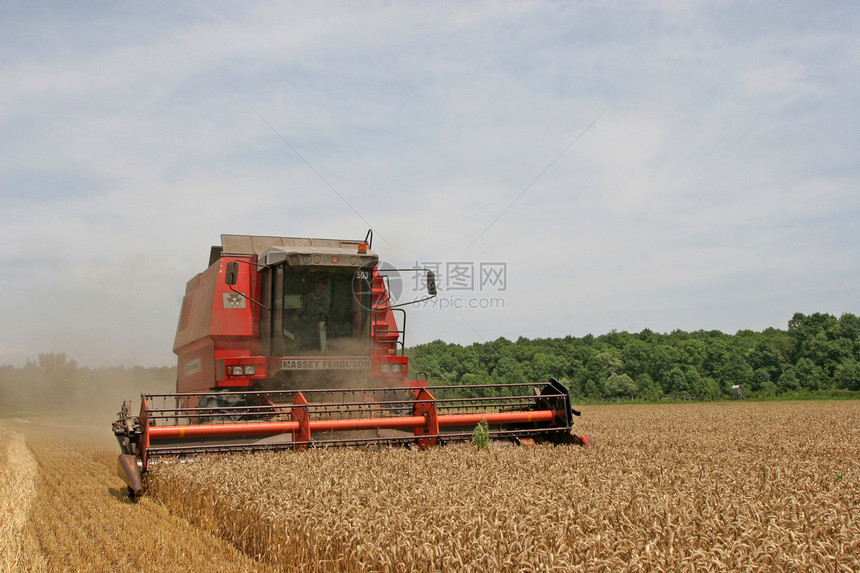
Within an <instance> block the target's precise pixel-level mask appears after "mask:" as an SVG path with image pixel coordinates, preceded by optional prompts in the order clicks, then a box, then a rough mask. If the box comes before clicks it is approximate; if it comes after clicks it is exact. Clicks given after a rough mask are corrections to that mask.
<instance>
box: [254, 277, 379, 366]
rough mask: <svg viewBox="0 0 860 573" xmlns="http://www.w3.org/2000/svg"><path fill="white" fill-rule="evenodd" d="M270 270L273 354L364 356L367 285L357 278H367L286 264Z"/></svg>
mask: <svg viewBox="0 0 860 573" xmlns="http://www.w3.org/2000/svg"><path fill="white" fill-rule="evenodd" d="M273 271H274V272H273V276H272V277H271V280H270V281H267V282H270V283H271V284H270V288H271V291H270V292H271V293H272V303H273V304H272V312H271V330H270V332H271V353H272V355H275V356H296V355H299V356H304V355H317V356H369V354H370V310H369V308H370V302H371V301H370V281H369V280H368V279H361V278H358V276H362V277H364V276H369V275H370V273H363V272H362V273H355V269H344V270H338V271H331V270H316V269H313V270H310V269H307V268H301V269H294V268H290V267H288V266H286V265H279V266H277V267H275V268H274V269H273ZM264 288H266V286H265V285H264Z"/></svg>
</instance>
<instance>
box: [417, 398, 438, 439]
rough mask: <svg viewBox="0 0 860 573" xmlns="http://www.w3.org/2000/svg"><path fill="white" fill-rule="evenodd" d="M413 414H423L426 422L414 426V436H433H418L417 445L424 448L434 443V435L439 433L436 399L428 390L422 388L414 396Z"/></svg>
mask: <svg viewBox="0 0 860 573" xmlns="http://www.w3.org/2000/svg"><path fill="white" fill-rule="evenodd" d="M415 415H416V416H423V417H424V419H425V421H426V423H425V424H424V426H422V427H420V428H419V427H416V428H415V435H416V436H433V437H430V438H419V439H418V440H417V441H418V447H419V448H421V449H422V450H426V449H428V448H431V447H433V446H435V445H436V436H438V435H439V413H438V411H437V410H436V399H435V398H434V397H433V395H432V394H430V392H428V391H427V390H426V389H424V388H422V389H420V390H419V391H418V395H417V396H416V398H415Z"/></svg>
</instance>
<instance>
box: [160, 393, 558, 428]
mask: <svg viewBox="0 0 860 573" xmlns="http://www.w3.org/2000/svg"><path fill="white" fill-rule="evenodd" d="M421 392H426V390H421ZM421 404H425V405H427V404H432V401H423V402H421ZM418 406H419V405H418V404H416V411H417V410H418ZM433 408H434V409H435V406H434V407H433ZM554 417H555V412H553V411H552V410H534V411H526V412H497V413H483V414H481V413H478V414H450V415H445V416H436V421H435V422H434V421H432V420H431V419H430V418H429V417H428V416H425V415H415V416H402V417H396V418H358V419H353V420H310V421H308V422H307V431H308V432H341V431H350V430H375V429H391V430H397V429H414V430H415V435H416V436H418V435H433V434H431V433H430V432H431V430H435V433H436V434H438V433H439V428H440V427H448V426H474V425H477V424H478V423H479V422H480V421H481V420H483V419H486V420H487V422H488V423H490V424H521V423H529V422H551V421H553V419H554ZM301 428H302V425H301V424H300V422H298V421H294V420H293V421H289V422H286V421H283V422H262V423H260V422H253V423H244V424H243V423H234V424H211V425H187V426H152V427H148V428H147V433H148V436H149V440H172V439H182V438H215V437H228V436H251V435H276V434H286V433H293V432H299V431H300V430H301ZM419 430H420V431H421V432H422V433H420V434H419Z"/></svg>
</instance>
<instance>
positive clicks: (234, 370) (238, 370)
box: [230, 366, 242, 376]
mask: <svg viewBox="0 0 860 573" xmlns="http://www.w3.org/2000/svg"><path fill="white" fill-rule="evenodd" d="M230 375H231V376H241V375H242V367H241V366H231V367H230Z"/></svg>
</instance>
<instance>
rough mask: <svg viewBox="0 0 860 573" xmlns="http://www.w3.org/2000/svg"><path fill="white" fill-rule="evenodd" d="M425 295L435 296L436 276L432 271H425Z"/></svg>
mask: <svg viewBox="0 0 860 573" xmlns="http://www.w3.org/2000/svg"><path fill="white" fill-rule="evenodd" d="M427 294H429V295H430V296H436V275H434V274H433V271H427Z"/></svg>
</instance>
